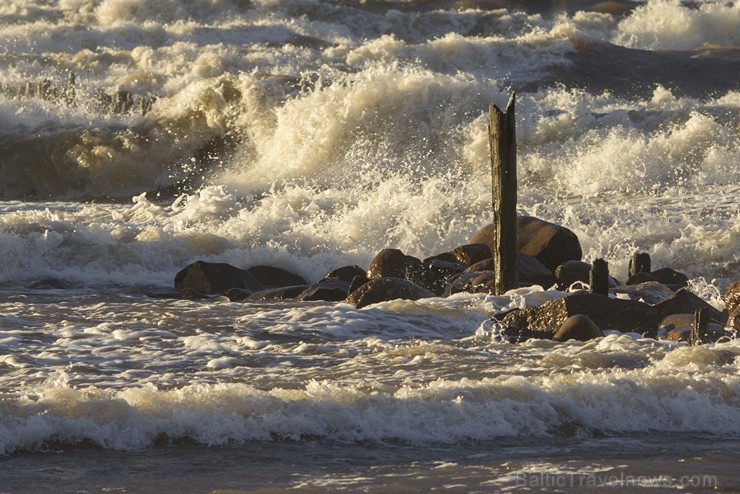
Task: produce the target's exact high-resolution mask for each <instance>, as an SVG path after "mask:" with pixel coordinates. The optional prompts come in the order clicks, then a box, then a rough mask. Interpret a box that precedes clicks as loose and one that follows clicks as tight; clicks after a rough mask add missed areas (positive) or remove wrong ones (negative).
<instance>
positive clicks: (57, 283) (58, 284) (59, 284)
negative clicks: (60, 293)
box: [28, 278, 70, 290]
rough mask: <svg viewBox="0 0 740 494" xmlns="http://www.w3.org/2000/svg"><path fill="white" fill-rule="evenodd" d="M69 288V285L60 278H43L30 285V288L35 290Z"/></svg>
mask: <svg viewBox="0 0 740 494" xmlns="http://www.w3.org/2000/svg"><path fill="white" fill-rule="evenodd" d="M69 287H70V284H69V283H67V282H66V281H64V280H60V279H59V278H41V279H38V280H33V281H32V282H30V283H29V284H28V288H33V289H34V290H66V289H68V288H69Z"/></svg>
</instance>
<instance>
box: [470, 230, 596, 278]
mask: <svg viewBox="0 0 740 494" xmlns="http://www.w3.org/2000/svg"><path fill="white" fill-rule="evenodd" d="M493 232H494V227H493V225H492V224H491V225H486V226H484V227H483V228H481V230H480V231H479V232H478V233H476V234H475V236H474V237H473V238H472V239H470V243H471V244H474V243H485V244H487V245H488V247H489V249H491V250H493V249H494V246H493ZM517 249H518V251H519V252H521V253H523V254H528V255H530V256H534V257H536V258H537V259H538V260H539V261H540V262H541V263H542V264H544V265H545V266H546V267H547V268H548V269H550V270H551V271H555V268H556V267H558V266H559V265H561V264H562V263H564V262H566V261H570V260H581V258H582V257H583V250H582V249H581V244H580V242H579V241H578V237H577V236H576V234H575V233H573V232H572V231H571V230H569V229H567V228H565V227H563V226H560V225H556V224H554V223H550V222H547V221H544V220H541V219H539V218H535V217H533V216H519V217H518V218H517Z"/></svg>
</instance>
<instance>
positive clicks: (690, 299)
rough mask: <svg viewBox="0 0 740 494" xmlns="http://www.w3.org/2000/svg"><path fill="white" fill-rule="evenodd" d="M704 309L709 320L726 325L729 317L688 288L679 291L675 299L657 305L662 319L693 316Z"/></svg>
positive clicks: (656, 307)
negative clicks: (670, 316) (685, 315)
mask: <svg viewBox="0 0 740 494" xmlns="http://www.w3.org/2000/svg"><path fill="white" fill-rule="evenodd" d="M700 307H703V308H705V309H706V310H707V313H708V316H709V320H710V321H714V322H718V323H720V324H725V323H726V322H727V315H726V314H724V313H722V312H721V311H719V310H717V309H715V308H714V307H712V306H711V305H710V304H709V303H708V302H707V301H706V300H704V299H702V298H701V297H699V296H698V295H696V294H694V293H692V292H690V291H689V290H688V289H686V288H681V289H680V290H678V291H677V292H676V293H675V294H674V295H673V297H671V298H669V299H668V300H664V301H663V302H660V303H659V304H656V305H655V309H656V310H657V311H658V315H659V316H660V318H661V319H663V318H664V317H666V316H668V315H670V314H693V313H695V312H696V310H697V309H699V308H700Z"/></svg>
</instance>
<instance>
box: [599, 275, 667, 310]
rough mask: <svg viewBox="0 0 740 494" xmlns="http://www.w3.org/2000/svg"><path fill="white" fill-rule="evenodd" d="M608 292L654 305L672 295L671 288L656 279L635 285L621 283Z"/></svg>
mask: <svg viewBox="0 0 740 494" xmlns="http://www.w3.org/2000/svg"><path fill="white" fill-rule="evenodd" d="M609 293H612V294H614V295H622V296H626V297H629V298H630V300H637V301H642V302H645V303H646V304H650V305H655V304H658V303H660V302H663V301H664V300H668V299H670V298H672V297H673V296H674V292H673V290H671V289H670V288H668V287H667V286H665V285H664V284H662V283H659V282H657V281H646V282H644V283H640V284H636V285H623V286H618V287H615V288H611V289H609Z"/></svg>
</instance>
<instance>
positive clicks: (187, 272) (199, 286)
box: [175, 261, 265, 295]
mask: <svg viewBox="0 0 740 494" xmlns="http://www.w3.org/2000/svg"><path fill="white" fill-rule="evenodd" d="M175 288H176V289H177V290H179V291H180V292H181V293H183V292H184V291H188V292H189V293H196V292H197V293H201V294H206V295H209V294H220V293H223V292H225V291H227V290H229V289H231V288H242V289H246V290H249V291H252V292H255V291H259V290H264V289H265V286H264V285H263V284H262V283H261V282H260V281H259V280H258V279H257V278H255V277H254V275H252V274H251V273H250V272H249V271H247V270H245V269H239V268H237V267H235V266H232V265H231V264H226V263H213V262H206V261H196V262H194V263H192V264H189V265H188V266H186V267H185V268H183V269H182V270H181V271H180V272H178V273H177V274H176V275H175Z"/></svg>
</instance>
